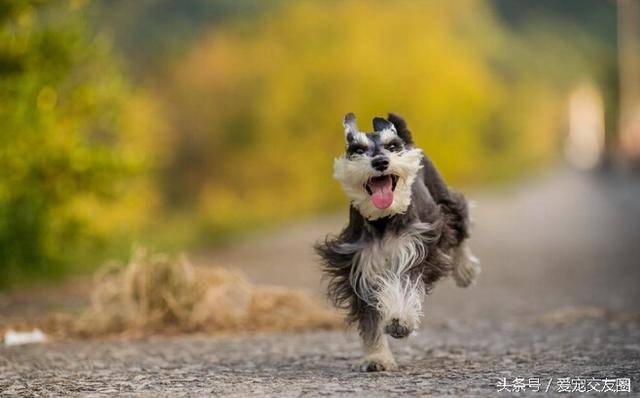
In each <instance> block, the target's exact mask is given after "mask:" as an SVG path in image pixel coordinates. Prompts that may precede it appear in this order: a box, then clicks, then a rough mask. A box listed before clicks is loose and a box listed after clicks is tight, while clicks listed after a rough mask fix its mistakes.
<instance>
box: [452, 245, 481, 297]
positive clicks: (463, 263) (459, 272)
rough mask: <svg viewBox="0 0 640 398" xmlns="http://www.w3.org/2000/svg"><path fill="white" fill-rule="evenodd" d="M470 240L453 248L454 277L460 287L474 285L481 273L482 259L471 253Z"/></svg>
mask: <svg viewBox="0 0 640 398" xmlns="http://www.w3.org/2000/svg"><path fill="white" fill-rule="evenodd" d="M467 242H468V240H467V239H465V240H464V241H462V243H461V244H460V245H458V246H457V247H454V248H453V279H454V280H455V281H456V285H458V286H459V287H467V286H469V285H472V284H473V283H474V282H475V281H476V279H477V278H478V274H480V261H478V258H477V257H476V256H474V255H473V253H471V250H470V249H469V245H468V243H467Z"/></svg>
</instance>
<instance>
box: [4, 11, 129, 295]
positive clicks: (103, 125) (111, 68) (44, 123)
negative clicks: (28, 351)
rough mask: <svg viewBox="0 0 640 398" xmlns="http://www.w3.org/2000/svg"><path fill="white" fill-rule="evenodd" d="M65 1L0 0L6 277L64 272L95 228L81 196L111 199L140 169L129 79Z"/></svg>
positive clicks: (88, 242) (86, 245) (79, 13)
mask: <svg viewBox="0 0 640 398" xmlns="http://www.w3.org/2000/svg"><path fill="white" fill-rule="evenodd" d="M69 4H70V5H68V4H67V3H51V2H42V1H15V2H4V3H3V5H2V7H0V123H1V126H0V261H1V267H2V269H1V270H0V286H1V285H6V284H8V283H11V282H15V281H18V280H23V279H25V278H32V277H34V276H52V275H56V274H59V273H60V272H61V271H63V267H64V266H65V264H68V263H69V259H70V258H71V256H73V255H75V254H77V253H78V251H79V250H81V248H84V249H90V248H91V247H92V245H94V244H95V242H97V240H96V239H97V238H98V236H93V235H92V233H91V228H90V224H91V217H86V215H83V214H81V213H82V212H80V211H78V202H79V201H81V200H97V201H104V200H110V199H113V198H114V197H116V196H117V194H118V189H121V188H122V186H121V184H122V183H123V181H125V180H124V179H123V177H124V176H126V175H130V174H131V172H132V171H134V168H135V167H134V166H135V163H136V162H135V159H132V157H131V156H128V155H127V154H126V152H125V151H124V150H123V147H122V141H123V131H122V122H121V118H122V117H121V115H122V112H123V103H122V101H121V98H122V97H123V93H124V92H125V91H126V85H125V83H124V81H123V79H122V76H121V74H120V73H119V71H118V68H117V67H116V64H115V63H114V61H113V60H112V59H111V57H110V51H109V43H108V41H106V40H104V39H103V38H101V37H100V36H91V35H90V34H88V31H87V29H86V28H85V27H84V26H83V23H82V12H83V11H82V9H80V8H77V7H75V8H74V6H73V4H74V3H73V2H71V3H69ZM92 217H96V218H97V217H100V214H95V215H92Z"/></svg>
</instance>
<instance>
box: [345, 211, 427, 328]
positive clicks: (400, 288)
mask: <svg viewBox="0 0 640 398" xmlns="http://www.w3.org/2000/svg"><path fill="white" fill-rule="evenodd" d="M432 228H433V227H432V226H431V225H430V224H426V223H414V224H413V225H411V227H410V228H408V229H407V232H405V233H402V234H400V235H395V234H387V235H385V236H384V238H383V239H382V240H375V241H372V242H369V243H367V244H366V245H364V246H363V247H362V248H361V249H360V250H359V252H358V254H357V255H356V256H354V259H353V261H354V264H353V266H352V268H351V274H350V275H349V281H350V283H351V286H352V287H353V289H354V291H355V293H356V294H357V295H358V297H360V298H361V299H362V300H364V301H365V302H367V303H368V304H370V305H372V306H374V307H376V308H377V309H378V310H379V311H380V313H381V315H382V318H383V320H384V321H385V322H388V321H390V320H391V319H393V318H398V319H401V320H403V321H404V322H405V323H406V324H407V325H406V326H408V327H410V329H412V330H413V329H415V328H416V327H417V326H418V324H419V322H420V318H421V317H422V299H423V298H424V285H423V283H422V281H421V279H420V278H419V277H418V278H417V279H416V280H413V281H412V280H410V279H409V276H408V274H407V273H406V271H407V270H408V269H409V268H411V266H412V265H414V264H418V263H421V262H422V261H423V260H424V259H425V257H426V256H427V252H426V247H425V245H424V244H423V242H422V238H421V235H422V234H425V233H427V232H429V231H431V229H432Z"/></svg>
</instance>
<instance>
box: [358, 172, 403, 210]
mask: <svg viewBox="0 0 640 398" xmlns="http://www.w3.org/2000/svg"><path fill="white" fill-rule="evenodd" d="M397 183H398V176H396V175H393V174H389V175H386V176H380V177H371V178H370V179H369V181H367V183H366V184H364V188H365V189H366V190H367V192H368V193H369V195H371V201H372V202H373V204H374V206H375V207H377V208H378V209H386V208H388V207H389V206H391V204H392V203H393V191H395V189H396V184H397Z"/></svg>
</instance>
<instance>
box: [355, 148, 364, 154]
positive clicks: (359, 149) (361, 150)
mask: <svg viewBox="0 0 640 398" xmlns="http://www.w3.org/2000/svg"><path fill="white" fill-rule="evenodd" d="M353 153H355V154H356V155H362V154H364V148H356V149H355V150H354V151H353Z"/></svg>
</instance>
